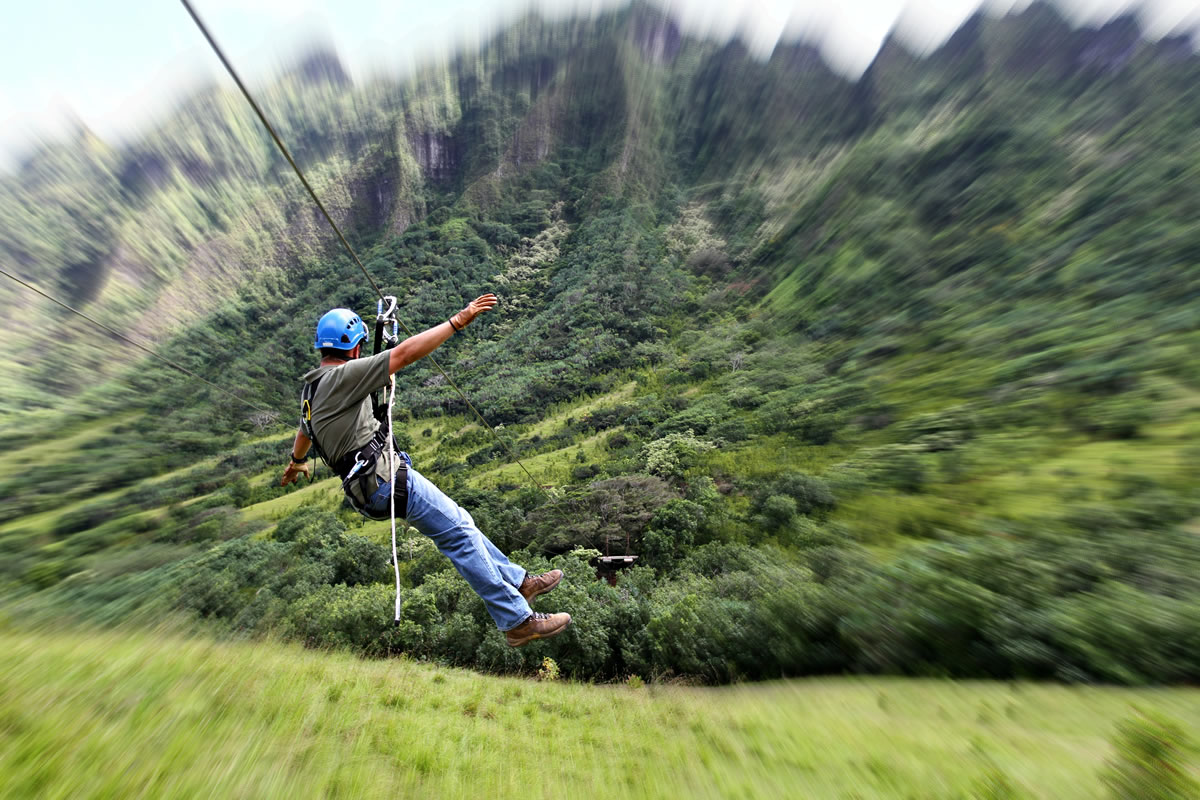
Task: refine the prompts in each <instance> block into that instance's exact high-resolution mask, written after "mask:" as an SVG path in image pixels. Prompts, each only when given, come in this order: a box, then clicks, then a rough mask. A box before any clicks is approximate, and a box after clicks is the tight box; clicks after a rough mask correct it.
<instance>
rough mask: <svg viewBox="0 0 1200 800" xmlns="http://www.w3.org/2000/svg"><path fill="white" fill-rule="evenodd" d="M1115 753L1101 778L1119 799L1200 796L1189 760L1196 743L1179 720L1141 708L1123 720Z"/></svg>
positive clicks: (1166, 799)
mask: <svg viewBox="0 0 1200 800" xmlns="http://www.w3.org/2000/svg"><path fill="white" fill-rule="evenodd" d="M1112 746H1113V750H1114V751H1115V754H1114V756H1113V757H1112V758H1111V759H1110V760H1109V761H1108V765H1107V766H1106V768H1105V770H1104V772H1103V773H1102V774H1101V780H1103V781H1104V784H1105V785H1106V786H1107V787H1108V789H1109V792H1110V793H1111V796H1112V797H1113V798H1114V799H1115V800H1183V799H1184V798H1189V797H1200V782H1197V781H1196V779H1195V777H1193V775H1192V772H1191V769H1192V767H1191V765H1190V764H1189V763H1188V762H1189V760H1190V757H1191V756H1192V755H1193V754H1194V752H1195V745H1194V744H1193V743H1192V742H1191V741H1190V740H1189V738H1188V736H1187V734H1186V733H1185V732H1184V730H1183V729H1182V728H1181V727H1180V726H1179V725H1177V724H1176V723H1174V722H1172V721H1170V720H1167V719H1165V718H1164V717H1161V716H1159V715H1156V714H1149V713H1146V712H1140V713H1139V714H1138V715H1137V716H1135V717H1132V718H1130V719H1127V720H1125V721H1124V722H1121V723H1120V724H1119V725H1118V726H1117V735H1116V737H1115V738H1114V740H1113V743H1112Z"/></svg>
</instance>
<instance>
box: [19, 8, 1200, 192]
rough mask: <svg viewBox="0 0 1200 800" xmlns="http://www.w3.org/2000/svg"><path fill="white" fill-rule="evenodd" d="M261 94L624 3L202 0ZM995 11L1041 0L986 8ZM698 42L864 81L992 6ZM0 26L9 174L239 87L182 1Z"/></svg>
mask: <svg viewBox="0 0 1200 800" xmlns="http://www.w3.org/2000/svg"><path fill="white" fill-rule="evenodd" d="M192 2H193V5H194V6H195V7H196V9H197V11H198V12H199V14H200V15H201V17H202V18H204V20H205V22H206V24H207V25H208V26H209V28H210V29H211V30H212V31H213V34H214V35H215V36H216V38H217V40H218V41H219V42H220V43H221V45H222V47H223V48H224V49H225V51H226V53H227V54H228V55H229V57H230V58H231V59H232V61H233V62H234V64H235V65H237V66H238V68H239V70H240V71H241V72H242V74H243V75H244V76H245V77H246V78H247V80H249V81H250V82H251V84H253V83H254V82H255V81H256V79H257V80H260V81H261V80H266V79H268V78H269V77H270V76H271V75H272V74H274V73H276V72H278V71H279V69H280V68H282V67H283V66H285V65H287V64H288V63H290V62H293V61H294V60H295V58H296V54H297V53H298V52H299V51H300V50H301V48H303V47H304V46H306V45H310V44H311V43H313V42H314V41H315V42H318V43H321V44H324V45H332V46H333V47H335V48H336V50H337V52H338V54H339V56H340V57H341V59H342V61H343V63H345V64H346V66H347V67H348V68H349V70H350V71H351V74H352V75H354V76H355V77H356V78H357V77H362V76H364V75H367V74H371V73H373V72H379V71H386V72H391V73H400V74H403V73H404V72H406V71H409V70H411V69H412V67H413V65H414V64H417V63H422V62H425V61H428V60H430V59H437V58H444V57H446V55H447V54H449V53H451V52H453V51H454V50H455V49H457V48H458V47H460V46H462V45H464V44H468V45H469V44H474V43H477V42H479V41H480V40H483V39H486V38H487V36H488V35H489V34H490V33H491V32H493V31H494V30H495V29H496V28H497V27H499V26H501V25H503V24H504V23H505V22H507V21H509V20H511V19H513V18H515V17H517V16H519V15H521V14H523V13H525V12H526V11H527V10H529V8H530V7H533V8H535V9H536V10H538V11H539V12H541V13H542V14H544V15H547V16H551V17H553V16H564V15H569V14H580V13H582V14H597V13H600V12H602V11H604V10H606V9H609V8H612V7H614V6H617V5H624V0H419V2H410V1H409V0H400V1H399V2H397V0H392V2H381V1H380V0H192ZM984 2H985V3H986V8H987V9H988V10H990V11H992V12H994V13H1003V12H1004V11H1007V10H1013V9H1020V8H1022V7H1024V6H1026V5H1028V2H1029V0H984ZM657 5H660V6H663V7H664V8H666V9H667V10H668V11H669V12H670V13H671V14H672V15H673V16H674V17H675V18H676V19H677V20H678V21H679V23H680V25H681V27H682V28H683V29H684V31H685V32H687V33H691V34H694V35H701V36H707V37H711V38H716V39H719V40H725V39H728V38H730V37H734V36H736V37H739V38H741V39H742V40H744V41H745V42H746V43H747V44H748V45H749V46H750V48H751V49H752V50H753V51H754V52H756V53H758V54H760V55H762V56H763V57H765V56H767V55H769V54H770V52H771V49H772V48H773V47H774V45H775V43H776V42H777V41H778V40H779V39H780V38H781V37H783V38H785V39H795V38H800V37H804V38H806V39H809V40H816V41H818V42H819V44H820V47H821V50H822V53H823V54H824V56H825V58H826V60H827V61H828V62H829V63H830V66H832V67H833V68H834V69H836V70H838V71H840V72H843V73H845V74H847V75H851V76H856V75H858V74H860V73H861V72H862V71H863V70H864V69H865V68H866V67H867V65H868V64H869V63H870V61H871V59H872V58H873V57H874V55H875V53H876V52H877V51H878V49H879V47H880V45H881V44H882V43H883V41H884V38H885V37H886V36H887V35H888V33H889V32H890V31H892V30H895V31H896V32H897V34H898V35H899V36H900V37H901V38H902V39H903V40H904V41H905V42H906V43H907V44H908V45H909V46H910V47H912V48H913V49H914V50H916V51H918V52H920V51H923V50H929V49H932V48H934V47H936V46H937V45H938V44H940V43H941V42H942V41H944V40H945V39H946V37H948V36H949V35H950V34H951V33H953V31H954V30H955V29H956V28H957V27H958V25H959V24H960V23H961V22H962V21H963V20H965V19H966V18H967V17H968V16H970V15H971V13H973V12H974V11H975V10H976V9H977V8H979V7H980V5H981V0H912V2H905V1H904V0H840V2H830V0H658V2H657ZM1060 5H1063V7H1064V10H1065V11H1066V13H1067V14H1068V16H1069V18H1071V19H1072V20H1073V21H1074V22H1075V23H1076V24H1092V25H1095V24H1100V23H1102V22H1104V21H1105V20H1107V19H1109V18H1111V17H1112V16H1113V15H1115V14H1117V13H1120V12H1122V11H1125V10H1129V9H1130V7H1131V6H1134V4H1133V3H1131V2H1130V0H1062V2H1061V3H1060ZM6 6H8V7H7V8H6V9H5V11H4V15H3V19H4V26H3V28H2V29H0V37H3V38H2V39H0V42H2V46H0V167H3V168H11V167H12V166H13V165H14V163H15V162H16V159H18V158H19V157H20V156H21V155H22V154H23V153H24V152H26V151H27V150H28V149H29V147H30V146H31V144H32V143H33V142H35V141H37V140H38V139H39V138H45V137H55V136H59V135H61V134H62V132H63V131H64V130H66V129H67V128H68V126H70V125H73V124H74V121H76V120H79V121H82V122H83V123H84V124H86V125H87V126H88V127H89V128H90V129H91V130H93V131H94V132H96V133H97V134H98V135H99V136H101V138H103V139H105V140H107V141H110V142H113V143H117V142H120V141H121V140H123V139H126V138H129V137H131V136H134V135H136V133H137V131H139V130H141V129H144V128H145V127H146V126H148V125H150V124H152V123H153V121H154V119H155V117H156V116H159V115H161V114H163V113H164V112H166V111H167V110H169V109H170V107H171V105H172V103H173V102H174V101H175V100H176V99H177V98H178V97H179V96H180V95H181V94H183V93H184V92H186V91H188V90H189V89H191V88H194V87H195V86H197V85H200V84H205V83H210V82H212V81H213V80H218V81H222V82H226V81H227V80H228V79H227V78H225V76H224V73H223V71H222V68H221V65H220V63H219V62H218V61H217V59H216V57H215V56H214V55H213V54H212V53H211V51H210V50H209V49H208V45H207V44H206V43H205V41H204V39H203V38H202V37H201V35H200V33H199V31H198V30H197V29H196V27H195V25H194V24H193V22H192V20H191V18H190V17H189V16H188V14H187V12H186V10H185V9H184V8H183V6H182V4H180V3H179V2H176V1H175V0H104V2H83V0H74V2H70V1H69V0H37V1H36V2H32V1H31V0H23V2H20V3H19V4H18V2H17V0H8V2H7V3H6ZM1135 7H1136V8H1137V9H1138V13H1139V16H1140V19H1141V21H1142V25H1143V28H1144V29H1145V31H1146V34H1147V35H1148V36H1149V37H1151V38H1157V37H1161V36H1163V35H1165V34H1168V33H1172V32H1174V33H1179V32H1183V31H1194V30H1196V29H1197V28H1200V0H1140V2H1137V3H1136V6H1135Z"/></svg>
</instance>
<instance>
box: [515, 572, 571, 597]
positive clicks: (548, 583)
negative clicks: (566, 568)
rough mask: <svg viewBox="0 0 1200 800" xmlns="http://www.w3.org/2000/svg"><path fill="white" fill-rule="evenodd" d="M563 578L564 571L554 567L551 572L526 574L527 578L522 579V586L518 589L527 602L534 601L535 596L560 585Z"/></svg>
mask: <svg viewBox="0 0 1200 800" xmlns="http://www.w3.org/2000/svg"><path fill="white" fill-rule="evenodd" d="M562 578H563V571H562V570H561V569H552V570H550V571H549V572H543V573H542V574H541V575H526V576H525V580H523V581H521V586H520V588H518V589H517V591H518V592H520V593H521V596H522V597H524V598H525V602H527V603H532V602H533V598H535V597H537V596H538V595H539V594H545V593H546V592H548V591H550V590H551V589H553V588H554V587H555V586H558V582H559V581H561V580H562Z"/></svg>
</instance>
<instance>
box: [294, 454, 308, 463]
mask: <svg viewBox="0 0 1200 800" xmlns="http://www.w3.org/2000/svg"><path fill="white" fill-rule="evenodd" d="M307 461H308V458H307V457H305V458H296V454H295V453H292V463H293V464H304V463H305V462H307Z"/></svg>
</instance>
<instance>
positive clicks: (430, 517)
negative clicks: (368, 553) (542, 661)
mask: <svg viewBox="0 0 1200 800" xmlns="http://www.w3.org/2000/svg"><path fill="white" fill-rule="evenodd" d="M399 455H400V457H401V458H403V459H404V461H405V463H406V464H408V508H407V509H404V508H397V509H396V516H397V517H401V516H402V517H404V518H405V519H406V520H408V524H409V525H411V526H413V527H414V528H416V529H417V530H418V531H420V532H421V533H423V534H424V535H426V536H428V537H429V538H430V539H432V540H433V543H434V544H435V545H437V549H438V550H440V551H441V552H442V555H444V556H446V557H447V558H449V559H450V563H452V564H453V565H454V568H455V569H456V570H458V574H459V575H462V576H463V578H464V579H466V581H467V583H468V584H470V586H471V588H472V589H474V590H475V593H476V594H477V595H479V596H480V597H481V598H482V599H483V603H484V605H485V606H487V610H488V613H489V614H491V615H492V619H493V620H494V621H495V623H496V627H497V628H499V629H500V630H502V631H507V630H510V629H512V628H515V627H517V626H518V625H520V624H521V623H522V622H524V621H525V620H527V619H528V618H529V615H530V614H532V613H533V611H532V610H531V609H530V608H529V603H527V602H526V601H525V598H524V597H522V596H521V593H520V592H518V591H517V587H518V586H520V585H521V581H523V580H525V569H524V568H523V567H520V566H517V565H516V564H514V563H512V562H511V561H509V560H508V558H507V557H506V556H505V555H504V554H503V553H501V552H500V549H499V548H498V547H496V545H494V544H492V543H491V541H490V540H489V539H488V538H487V537H486V536H484V535H483V532H482V531H480V530H479V528H478V527H476V526H475V520H474V519H472V518H471V515H470V514H468V513H467V510H466V509H465V508H463V507H462V506H460V505H459V504H458V503H456V502H454V501H453V500H451V499H450V498H449V497H447V496H446V495H445V494H444V493H443V492H442V490H441V489H439V488H437V487H436V486H434V485H433V484H432V483H430V482H429V480H428V479H427V478H426V477H425V476H424V475H422V474H421V473H419V472H417V471H416V470H415V469H413V468H412V459H411V458H409V457H408V453H400V454H399ZM391 495H392V484H391V482H388V483H384V484H381V485H380V487H379V489H378V490H377V491H376V492H375V494H373V495H372V496H371V498H370V501H369V502H368V503H367V506H366V511H367V512H368V513H369V514H371V515H373V516H382V517H384V518H385V519H386V518H387V517H388V499H389V498H390V497H391Z"/></svg>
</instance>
